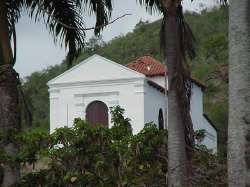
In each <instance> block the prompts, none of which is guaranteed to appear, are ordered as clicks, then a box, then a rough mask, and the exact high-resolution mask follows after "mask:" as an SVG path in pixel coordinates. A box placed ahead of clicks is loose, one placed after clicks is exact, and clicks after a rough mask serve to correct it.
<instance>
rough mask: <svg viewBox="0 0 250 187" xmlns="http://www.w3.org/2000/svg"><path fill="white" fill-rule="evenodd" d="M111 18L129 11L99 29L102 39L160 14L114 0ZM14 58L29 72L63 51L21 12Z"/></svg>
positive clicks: (205, 3)
mask: <svg viewBox="0 0 250 187" xmlns="http://www.w3.org/2000/svg"><path fill="white" fill-rule="evenodd" d="M215 1H216V0H195V1H194V2H193V3H191V0H184V3H183V7H184V9H185V10H191V11H196V12H197V11H199V10H200V9H201V8H204V7H208V8H211V7H213V6H215ZM113 8H114V11H113V13H112V17H113V19H115V18H117V17H119V16H121V15H123V14H125V13H131V14H132V15H131V16H127V17H124V18H123V19H121V20H119V21H117V22H115V23H113V24H111V25H109V26H108V27H106V28H105V29H104V31H103V32H102V33H101V34H102V36H103V39H104V41H109V40H110V39H112V38H114V37H115V36H118V35H121V34H126V33H127V32H130V31H132V30H133V28H134V26H135V25H136V24H137V23H138V22H139V21H140V20H143V21H146V20H149V21H150V22H152V21H155V20H157V19H159V18H161V15H157V14H154V15H150V14H148V13H147V12H146V11H145V8H144V7H141V6H140V5H138V4H136V1H135V0H114V4H113ZM85 23H86V27H91V26H94V25H95V20H94V18H93V17H89V18H86V20H85ZM16 30H17V62H16V65H15V69H16V70H17V72H19V73H20V76H21V77H25V76H28V75H30V74H31V73H32V72H34V71H40V70H42V69H44V68H46V67H48V66H50V65H54V64H60V63H61V62H62V60H63V59H64V58H65V56H66V54H67V51H66V50H65V48H61V47H60V45H55V43H54V41H53V38H52V36H51V35H50V34H49V33H48V31H47V30H46V28H45V26H44V25H43V23H42V22H41V23H34V21H33V20H31V19H30V18H29V17H28V16H27V15H26V14H25V13H23V16H22V18H21V19H20V20H19V23H18V24H17V28H16ZM91 36H93V31H90V32H88V33H87V35H86V38H87V39H88V38H90V37H91Z"/></svg>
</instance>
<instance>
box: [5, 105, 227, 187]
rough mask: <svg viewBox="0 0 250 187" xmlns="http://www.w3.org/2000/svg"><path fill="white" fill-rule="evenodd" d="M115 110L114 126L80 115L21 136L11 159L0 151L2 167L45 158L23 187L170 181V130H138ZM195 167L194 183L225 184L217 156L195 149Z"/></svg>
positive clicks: (26, 177)
mask: <svg viewBox="0 0 250 187" xmlns="http://www.w3.org/2000/svg"><path fill="white" fill-rule="evenodd" d="M111 114H112V121H113V126H112V127H111V128H106V127H104V126H95V127H93V126H91V125H90V124H88V123H87V122H86V121H83V120H81V119H79V118H78V119H75V121H74V125H73V126H72V127H62V128H58V129H56V130H55V132H54V133H53V134H50V135H49V134H48V133H47V132H44V131H42V130H40V129H38V130H37V129H33V130H32V131H30V132H26V133H23V134H21V135H17V136H15V138H16V140H18V141H16V142H19V144H20V145H21V150H20V152H19V154H18V155H16V157H14V158H13V157H12V158H11V157H9V156H8V155H7V154H6V153H4V152H0V166H3V165H4V164H10V163H11V164H17V163H21V164H22V166H23V167H24V168H26V167H27V166H29V165H33V167H34V168H36V166H37V164H38V162H39V160H41V158H46V160H47V162H46V163H43V164H46V167H43V168H42V169H32V170H30V171H28V172H27V171H26V172H23V174H22V178H21V181H20V183H19V184H17V186H20V187H33V186H46V187H52V186H53V187H59V186H60V187H61V186H69V187H70V186H72V187H73V186H76V187H77V186H88V187H98V186H100V187H106V186H110V187H111V186H119V187H128V186H150V187H151V186H162V187H163V186H167V185H166V174H167V173H168V171H167V164H168V161H167V131H166V130H159V129H158V128H157V127H156V125H154V124H151V123H149V124H146V125H145V127H144V129H143V130H141V131H140V132H139V133H138V134H136V135H133V134H132V130H131V125H130V122H129V121H130V120H129V119H128V118H125V117H124V116H123V114H124V110H123V109H122V108H121V107H119V106H118V107H115V108H113V109H112V110H111ZM3 140H4V136H1V141H3ZM10 161H11V162H10ZM191 166H192V167H190V173H192V175H191V176H190V178H188V179H187V180H191V183H192V184H193V185H194V186H225V167H224V165H221V164H220V163H219V162H218V159H217V157H216V156H215V155H212V154H210V153H208V152H206V151H204V150H199V149H196V150H193V160H192V161H191ZM0 176H1V168H0ZM0 179H1V178H0Z"/></svg>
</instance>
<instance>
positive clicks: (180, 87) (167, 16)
mask: <svg viewBox="0 0 250 187" xmlns="http://www.w3.org/2000/svg"><path fill="white" fill-rule="evenodd" d="M138 1H139V3H140V4H142V5H145V6H146V9H147V10H149V11H153V10H156V11H160V12H162V13H163V16H164V17H163V21H162V28H161V47H162V50H163V54H164V58H165V64H166V66H167V68H168V73H167V76H168V80H169V83H170V86H169V92H168V109H167V111H168V114H167V115H168V186H171V187H173V186H178V187H179V186H187V185H188V184H187V183H188V177H187V159H186V158H187V153H188V151H187V150H188V149H187V148H188V147H192V146H193V144H194V138H193V126H192V121H191V117H190V97H191V82H190V70H189V68H188V64H187V63H186V56H187V55H188V56H189V57H191V58H193V57H194V55H195V52H194V37H193V35H192V32H191V29H190V28H189V26H188V25H187V24H186V23H185V21H184V17H183V13H182V6H181V0H138Z"/></svg>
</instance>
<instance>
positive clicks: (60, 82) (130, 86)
mask: <svg viewBox="0 0 250 187" xmlns="http://www.w3.org/2000/svg"><path fill="white" fill-rule="evenodd" d="M148 80H151V81H153V82H155V83H156V84H158V85H160V86H161V87H163V88H164V76H155V77H147V76H145V75H144V74H142V73H139V72H137V71H134V70H132V69H130V68H127V67H126V66H122V65H120V64H118V63H115V62H113V61H111V60H108V59H106V58H104V57H101V56H99V55H93V56H92V57H90V58H88V59H86V60H84V61H83V62H81V63H80V64H78V65H76V66H74V67H73V68H71V69H70V70H68V71H66V72H64V73H63V74H61V75H59V76H58V77H56V78H54V79H52V80H51V81H49V82H48V86H49V93H50V132H53V131H54V130H55V129H56V128H59V127H63V126H72V124H73V121H74V119H75V118H77V117H80V118H82V119H85V115H86V113H85V112H86V108H87V106H88V105H89V104H90V103H91V102H93V101H102V102H104V103H105V104H106V105H107V106H108V108H110V107H113V106H116V105H120V106H121V107H122V108H124V109H125V116H126V117H128V118H130V119H131V123H132V128H133V133H138V132H139V131H140V130H141V129H142V128H143V127H144V124H145V123H148V122H153V123H155V124H157V125H158V114H159V109H160V108H161V109H162V110H163V113H164V112H165V109H166V106H165V103H166V102H165V101H166V99H165V96H164V93H162V92H160V91H159V90H157V89H156V88H155V87H153V86H152V85H149V84H148ZM202 96H203V92H202V89H201V88H200V87H199V86H197V85H196V84H195V83H194V84H193V89H192V98H191V117H192V121H193V124H194V129H195V130H197V129H205V130H206V133H207V136H206V138H205V139H204V141H203V142H202V143H203V144H205V145H206V146H207V147H208V148H209V149H213V150H214V151H215V152H216V150H217V132H216V130H215V129H214V127H213V126H212V125H211V124H210V123H209V121H208V120H207V119H206V118H205V117H204V116H203V98H202ZM109 126H112V124H111V123H110V115H109Z"/></svg>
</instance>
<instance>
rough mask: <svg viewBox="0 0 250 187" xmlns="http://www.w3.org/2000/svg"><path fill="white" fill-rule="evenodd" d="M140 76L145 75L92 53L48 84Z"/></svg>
mask: <svg viewBox="0 0 250 187" xmlns="http://www.w3.org/2000/svg"><path fill="white" fill-rule="evenodd" d="M142 77H145V75H143V74H141V73H138V72H136V71H134V70H131V69H129V68H127V67H125V66H123V65H120V64H118V63H116V62H113V61H111V60H108V59H106V58H104V57H102V56H99V55H93V56H91V57H89V58H88V59H86V60H84V61H82V62H81V63H79V64H78V65H76V66H74V67H72V68H71V69H69V70H67V71H66V72H64V73H63V74H61V75H59V76H57V77H56V78H54V79H52V80H50V81H49V82H48V85H53V84H64V83H79V82H90V81H104V80H119V79H132V78H142Z"/></svg>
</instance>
